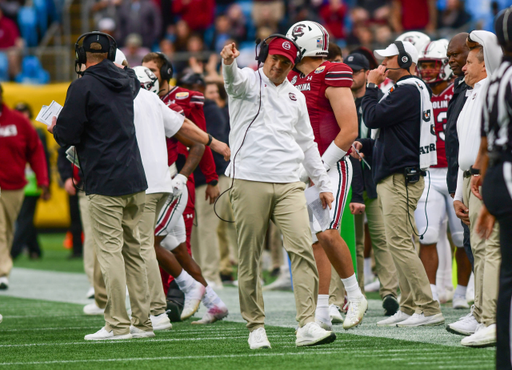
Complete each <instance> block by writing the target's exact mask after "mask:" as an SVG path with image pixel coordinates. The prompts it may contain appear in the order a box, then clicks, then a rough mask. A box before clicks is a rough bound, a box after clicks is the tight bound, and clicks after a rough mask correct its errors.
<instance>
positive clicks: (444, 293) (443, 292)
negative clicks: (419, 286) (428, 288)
mask: <svg viewBox="0 0 512 370" xmlns="http://www.w3.org/2000/svg"><path fill="white" fill-rule="evenodd" d="M440 288H441V287H438V288H437V296H438V297H439V303H447V302H450V301H451V300H452V299H453V293H454V292H453V287H451V286H449V287H443V288H442V289H440Z"/></svg>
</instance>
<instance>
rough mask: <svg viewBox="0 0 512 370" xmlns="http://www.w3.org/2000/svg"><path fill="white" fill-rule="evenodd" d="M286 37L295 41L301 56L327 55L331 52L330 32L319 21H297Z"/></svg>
mask: <svg viewBox="0 0 512 370" xmlns="http://www.w3.org/2000/svg"><path fill="white" fill-rule="evenodd" d="M286 37H287V38H289V39H291V40H293V41H295V43H296V44H297V46H298V47H299V48H300V53H301V57H302V58H303V57H327V55H328V54H329V33H328V32H327V30H326V29H325V28H324V27H323V26H322V25H321V24H319V23H316V22H312V21H302V22H297V23H295V24H294V25H293V26H291V27H290V29H289V30H288V32H286Z"/></svg>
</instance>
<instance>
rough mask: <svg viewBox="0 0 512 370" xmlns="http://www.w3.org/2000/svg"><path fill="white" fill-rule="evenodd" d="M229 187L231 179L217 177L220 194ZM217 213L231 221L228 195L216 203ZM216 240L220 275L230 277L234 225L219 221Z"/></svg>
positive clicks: (233, 252)
mask: <svg viewBox="0 0 512 370" xmlns="http://www.w3.org/2000/svg"><path fill="white" fill-rule="evenodd" d="M230 185H231V179H230V178H229V177H226V176H224V175H220V176H219V187H220V191H221V193H222V192H223V191H225V190H226V189H228V188H229V187H230ZM196 199H197V198H196ZM216 209H217V213H218V214H219V215H220V217H222V218H223V219H225V220H230V221H231V220H233V208H232V207H231V200H230V199H229V194H228V193H227V194H224V195H223V196H222V197H221V198H220V199H219V200H218V201H217V208H216ZM217 238H218V240H219V252H220V273H221V274H224V275H231V274H232V273H233V266H231V261H236V260H237V257H236V255H237V253H238V252H237V251H238V247H237V244H236V229H235V224H233V223H231V222H224V221H222V220H220V221H219V226H217Z"/></svg>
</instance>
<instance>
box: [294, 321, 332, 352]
mask: <svg viewBox="0 0 512 370" xmlns="http://www.w3.org/2000/svg"><path fill="white" fill-rule="evenodd" d="M296 336H297V339H296V340H295V344H296V345H297V347H303V346H316V345H320V344H327V343H332V342H334V341H335V340H336V334H334V333H333V332H332V331H329V330H325V329H322V328H321V327H320V325H318V323H316V322H309V323H307V324H306V325H304V326H303V327H302V328H299V329H298V330H297V334H296Z"/></svg>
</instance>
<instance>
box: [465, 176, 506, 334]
mask: <svg viewBox="0 0 512 370" xmlns="http://www.w3.org/2000/svg"><path fill="white" fill-rule="evenodd" d="M470 180H471V178H469V177H468V178H465V179H464V182H463V193H462V197H463V202H464V205H465V206H466V207H468V209H469V222H470V225H469V231H470V241H471V251H472V252H473V257H474V259H475V261H474V274H475V308H474V310H473V315H474V316H475V318H476V320H477V321H478V322H480V323H483V324H485V325H486V326H489V325H491V324H494V323H495V322H496V303H497V299H498V284H499V269H500V263H501V252H500V240H499V235H500V234H499V226H498V223H496V224H495V225H494V229H493V231H492V234H491V236H490V237H489V239H487V240H485V239H482V238H480V236H479V235H478V234H477V233H476V231H475V227H474V225H475V224H476V220H477V219H478V214H479V213H480V209H481V208H482V204H483V203H482V201H481V200H480V199H478V198H477V197H475V196H474V195H473V193H472V192H471V184H470Z"/></svg>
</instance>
